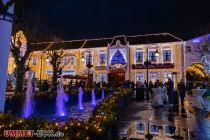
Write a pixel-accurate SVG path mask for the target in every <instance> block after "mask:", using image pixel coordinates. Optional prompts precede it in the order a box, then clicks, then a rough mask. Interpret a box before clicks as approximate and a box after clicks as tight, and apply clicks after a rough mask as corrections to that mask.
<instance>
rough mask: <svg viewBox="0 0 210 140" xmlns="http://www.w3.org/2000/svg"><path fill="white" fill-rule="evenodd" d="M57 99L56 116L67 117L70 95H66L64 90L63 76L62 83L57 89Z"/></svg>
mask: <svg viewBox="0 0 210 140" xmlns="http://www.w3.org/2000/svg"><path fill="white" fill-rule="evenodd" d="M57 88H58V89H57V97H56V111H57V113H56V115H58V116H64V115H65V110H66V109H65V102H67V101H68V99H69V98H68V95H67V94H65V92H64V89H63V76H61V80H60V83H59V85H58V87H57Z"/></svg>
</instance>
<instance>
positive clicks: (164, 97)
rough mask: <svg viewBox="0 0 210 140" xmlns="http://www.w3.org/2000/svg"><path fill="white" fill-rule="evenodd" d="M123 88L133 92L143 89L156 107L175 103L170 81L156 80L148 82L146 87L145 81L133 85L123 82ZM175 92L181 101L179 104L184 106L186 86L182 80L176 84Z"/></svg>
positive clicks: (173, 90) (172, 86)
mask: <svg viewBox="0 0 210 140" xmlns="http://www.w3.org/2000/svg"><path fill="white" fill-rule="evenodd" d="M123 86H124V87H130V88H132V89H133V90H135V89H136V88H143V89H144V93H145V94H146V93H147V90H148V93H149V96H150V97H151V99H153V104H154V105H158V104H161V105H162V104H163V103H165V104H166V103H168V104H169V105H173V104H174V102H175V98H174V95H175V94H174V92H175V89H174V83H173V81H172V80H171V79H168V81H167V82H165V83H162V82H160V81H159V80H156V81H155V82H152V81H150V82H149V83H148V87H147V82H146V81H145V82H144V83H142V82H139V81H137V82H136V83H134V82H133V81H129V80H127V81H125V83H124V84H123ZM177 90H178V94H179V97H180V100H181V104H182V105H183V104H184V98H185V93H186V86H185V82H184V80H183V79H181V81H180V82H179V83H178V84H177Z"/></svg>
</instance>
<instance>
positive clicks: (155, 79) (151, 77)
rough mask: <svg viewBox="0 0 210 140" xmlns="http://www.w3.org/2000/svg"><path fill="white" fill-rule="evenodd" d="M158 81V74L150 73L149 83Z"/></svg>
mask: <svg viewBox="0 0 210 140" xmlns="http://www.w3.org/2000/svg"><path fill="white" fill-rule="evenodd" d="M157 80H158V73H156V72H154V73H149V81H151V82H152V83H155V82H156V81H157Z"/></svg>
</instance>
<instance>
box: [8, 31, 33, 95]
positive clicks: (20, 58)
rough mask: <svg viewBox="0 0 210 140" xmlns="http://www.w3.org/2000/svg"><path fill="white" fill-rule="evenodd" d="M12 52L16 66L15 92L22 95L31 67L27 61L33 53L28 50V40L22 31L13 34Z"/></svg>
mask: <svg viewBox="0 0 210 140" xmlns="http://www.w3.org/2000/svg"><path fill="white" fill-rule="evenodd" d="M10 52H11V54H12V56H13V58H14V63H15V65H16V86H15V92H16V93H21V92H22V86H23V78H24V74H25V72H26V71H28V70H29V66H28V65H27V64H26V61H27V60H28V58H29V56H30V54H31V52H32V51H31V50H30V48H29V47H27V48H26V38H25V36H24V34H23V33H22V31H19V32H17V33H14V34H13V36H12V39H11V43H10Z"/></svg>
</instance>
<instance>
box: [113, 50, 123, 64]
mask: <svg viewBox="0 0 210 140" xmlns="http://www.w3.org/2000/svg"><path fill="white" fill-rule="evenodd" d="M111 64H125V58H124V57H123V54H122V53H121V52H120V51H119V50H117V51H116V53H115V54H114V56H113V57H112V60H111Z"/></svg>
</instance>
